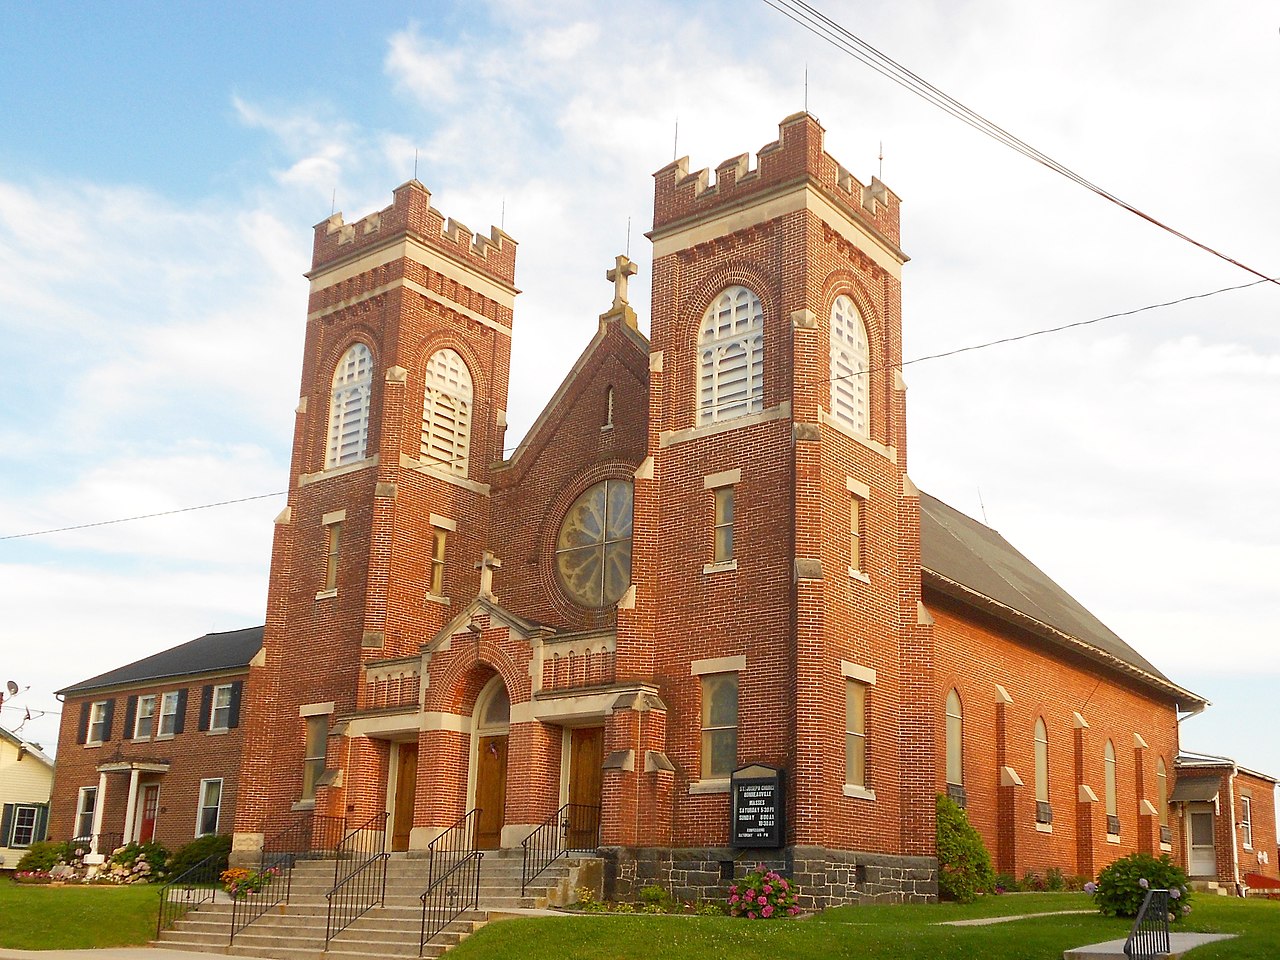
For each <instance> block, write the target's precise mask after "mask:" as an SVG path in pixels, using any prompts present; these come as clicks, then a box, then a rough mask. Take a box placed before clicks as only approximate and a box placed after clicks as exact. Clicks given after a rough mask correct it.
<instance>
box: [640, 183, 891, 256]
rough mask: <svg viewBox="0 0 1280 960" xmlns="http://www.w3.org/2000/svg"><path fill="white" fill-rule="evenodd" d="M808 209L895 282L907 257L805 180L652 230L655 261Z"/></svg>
mask: <svg viewBox="0 0 1280 960" xmlns="http://www.w3.org/2000/svg"><path fill="white" fill-rule="evenodd" d="M801 210H805V211H808V212H809V213H812V214H813V215H814V216H815V217H817V218H818V219H819V220H821V221H823V222H824V223H826V224H827V225H828V226H830V227H831V228H832V229H833V230H834V231H835V232H836V233H838V234H840V236H842V237H844V239H846V240H848V241H849V242H850V243H851V244H853V245H854V246H855V247H857V248H858V249H859V250H861V251H862V252H863V253H865V254H866V255H867V256H869V257H870V258H871V259H872V260H873V261H874V262H875V264H876V265H877V266H879V267H880V268H882V269H883V270H884V271H885V272H886V273H888V274H889V275H890V276H891V277H893V278H894V279H895V280H901V279H902V264H903V263H904V262H906V260H907V255H906V254H905V253H903V252H902V251H901V250H899V249H898V248H897V247H896V246H894V245H893V244H891V243H890V242H889V241H888V240H887V239H885V238H884V237H882V236H880V234H879V233H878V232H877V231H875V230H873V229H872V228H870V227H868V226H865V225H863V224H862V223H860V222H858V221H856V220H853V219H852V218H851V216H850V214H849V213H848V212H847V211H844V210H841V209H840V208H838V207H836V206H835V205H834V204H833V203H831V201H830V200H828V199H827V198H826V197H824V196H823V195H822V194H821V193H819V192H818V190H817V189H816V188H815V186H814V184H812V183H811V182H810V181H809V180H808V178H807V177H806V178H805V179H804V180H801V181H800V182H798V183H797V182H793V183H790V184H784V185H783V186H781V187H779V188H775V189H774V190H772V191H766V192H764V193H760V194H755V195H753V196H751V197H748V198H747V199H746V200H745V201H744V202H743V204H742V205H740V206H731V207H729V208H728V209H725V210H724V211H723V212H722V213H720V214H718V215H716V216H712V217H702V218H699V219H697V220H695V221H694V222H693V223H688V222H687V221H686V225H685V226H676V227H675V228H674V229H670V230H667V229H662V230H655V231H653V233H652V234H650V236H651V237H652V239H653V259H654V260H655V261H657V260H659V259H661V258H662V257H666V256H670V255H671V254H674V253H678V252H679V251H681V250H686V249H688V248H689V247H696V246H698V245H699V244H701V243H707V242H709V241H711V240H716V239H719V238H720V237H725V236H728V235H729V234H732V233H737V232H738V231H740V230H745V229H747V228H748V227H754V226H758V225H759V224H762V223H767V222H768V221H770V220H775V219H777V218H778V217H785V216H787V215H789V214H793V213H798V212H799V211H801Z"/></svg>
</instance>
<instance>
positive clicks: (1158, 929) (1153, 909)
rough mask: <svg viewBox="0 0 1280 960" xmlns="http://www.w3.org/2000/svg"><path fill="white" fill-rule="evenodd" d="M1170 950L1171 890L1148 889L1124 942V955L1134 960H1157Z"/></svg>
mask: <svg viewBox="0 0 1280 960" xmlns="http://www.w3.org/2000/svg"><path fill="white" fill-rule="evenodd" d="M1168 952H1169V891H1168V890H1148V891H1147V895H1146V896H1145V897H1143V899H1142V909H1141V910H1139V911H1138V916H1137V917H1135V918H1134V921H1133V929H1132V930H1130V931H1129V939H1128V940H1126V941H1125V942H1124V955H1125V956H1126V957H1131V958H1133V960H1155V958H1156V957H1159V956H1163V955H1164V954H1167V953H1168Z"/></svg>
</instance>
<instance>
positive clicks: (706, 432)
mask: <svg viewBox="0 0 1280 960" xmlns="http://www.w3.org/2000/svg"><path fill="white" fill-rule="evenodd" d="M790 416H791V401H790V400H784V401H782V403H780V404H778V405H777V406H776V407H769V408H768V409H766V410H761V411H760V412H759V413H750V414H747V416H745V417H736V418H734V419H733V420H720V421H717V422H716V423H705V424H703V425H702V426H699V427H686V428H685V429H684V430H663V431H662V432H661V433H659V434H658V446H659V447H661V448H666V447H674V446H675V445H676V444H679V443H685V442H686V441H689V440H697V439H699V438H701V437H713V436H715V435H716V434H720V433H728V432H729V431H730V430H741V429H742V428H743V427H754V426H755V425H756V424H758V423H772V422H773V421H774V420H786V419H788V418H790Z"/></svg>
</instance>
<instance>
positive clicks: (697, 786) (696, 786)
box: [689, 777, 729, 797]
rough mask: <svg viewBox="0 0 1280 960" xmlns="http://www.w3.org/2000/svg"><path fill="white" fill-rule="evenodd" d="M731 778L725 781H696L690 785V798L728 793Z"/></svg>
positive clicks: (726, 778)
mask: <svg viewBox="0 0 1280 960" xmlns="http://www.w3.org/2000/svg"><path fill="white" fill-rule="evenodd" d="M728 792H729V778H728V777H725V778H724V779H723V780H694V781H692V782H690V784H689V796H691V797H692V796H697V795H699V794H707V793H728Z"/></svg>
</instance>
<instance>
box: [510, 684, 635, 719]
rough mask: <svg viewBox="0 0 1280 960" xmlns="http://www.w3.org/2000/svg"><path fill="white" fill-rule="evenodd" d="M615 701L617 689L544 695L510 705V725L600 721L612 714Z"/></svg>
mask: <svg viewBox="0 0 1280 960" xmlns="http://www.w3.org/2000/svg"><path fill="white" fill-rule="evenodd" d="M628 689H635V688H628ZM617 699H618V691H617V689H616V688H613V689H610V690H609V691H608V692H604V693H587V694H577V695H573V694H570V695H567V696H559V695H544V696H541V697H539V698H538V699H536V700H534V701H532V702H530V703H513V704H512V705H511V722H512V723H531V722H533V721H538V722H539V723H557V724H562V723H569V722H572V721H577V720H600V719H603V718H605V717H607V716H609V715H610V714H611V713H613V704H614V702H615V701H616V700H617Z"/></svg>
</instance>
